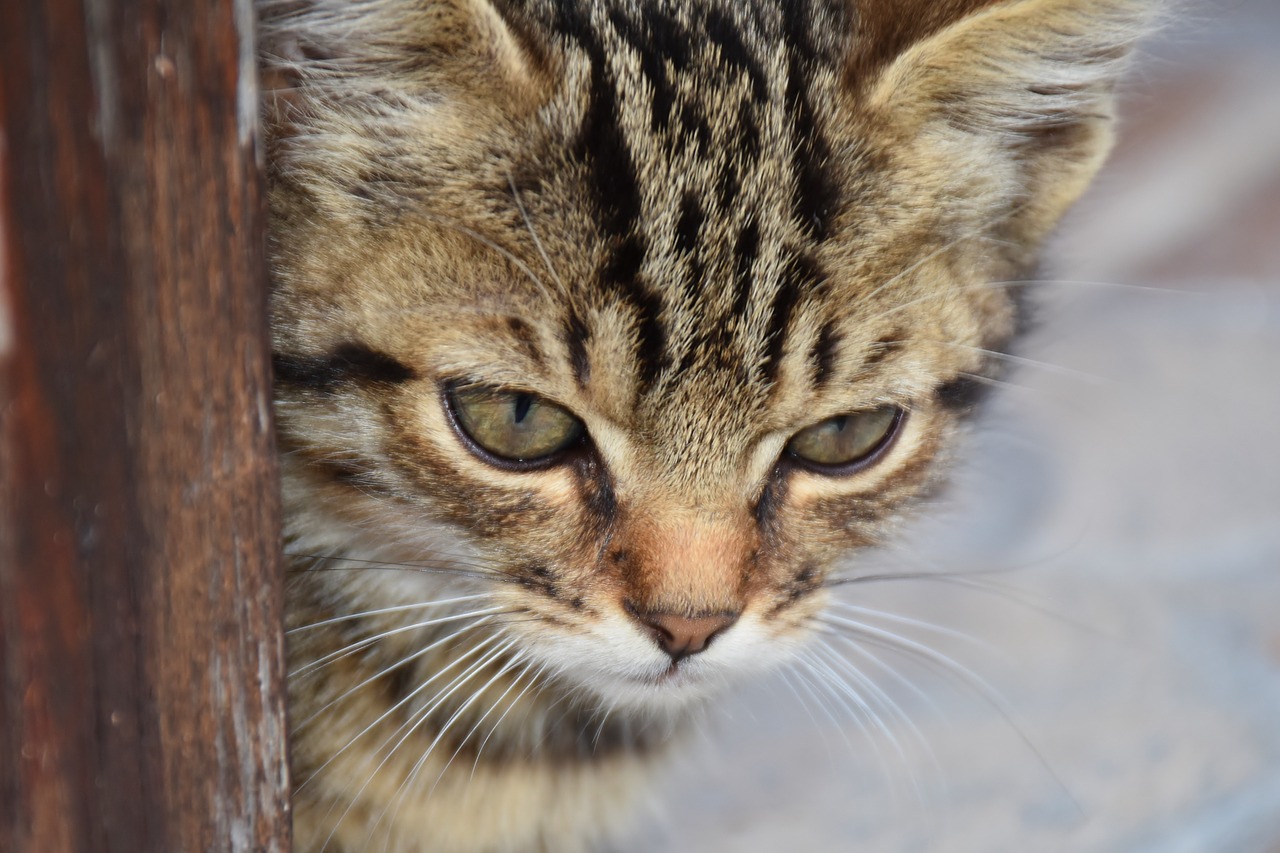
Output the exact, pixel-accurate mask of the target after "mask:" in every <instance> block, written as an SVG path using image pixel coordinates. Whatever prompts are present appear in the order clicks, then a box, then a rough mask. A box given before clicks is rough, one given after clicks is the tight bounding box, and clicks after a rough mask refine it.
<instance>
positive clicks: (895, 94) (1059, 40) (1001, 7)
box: [861, 0, 1157, 240]
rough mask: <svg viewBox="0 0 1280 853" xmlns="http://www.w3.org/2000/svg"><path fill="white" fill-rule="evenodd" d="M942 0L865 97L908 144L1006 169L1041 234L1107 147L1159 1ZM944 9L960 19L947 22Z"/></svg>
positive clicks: (1030, 225)
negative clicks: (1125, 76)
mask: <svg viewBox="0 0 1280 853" xmlns="http://www.w3.org/2000/svg"><path fill="white" fill-rule="evenodd" d="M933 9H934V10H933V11H931V13H930V15H928V16H924V17H926V18H932V19H933V20H932V21H929V22H927V23H928V25H929V26H931V27H933V30H932V32H930V33H929V34H928V35H925V36H924V37H922V38H919V39H918V40H916V41H914V42H913V43H910V44H908V45H907V46H905V47H904V48H903V49H901V51H900V52H898V53H897V54H896V56H894V57H892V58H889V59H886V60H884V61H883V63H882V64H881V65H880V67H879V69H878V73H874V76H871V77H870V80H871V82H869V83H867V82H863V83H862V86H863V88H862V93H863V94H862V99H861V102H862V105H863V108H864V109H865V110H866V111H867V112H868V113H869V115H870V116H871V117H872V120H873V121H875V122H876V123H878V124H880V125H881V127H883V128H886V129H888V131H889V132H890V133H891V134H892V136H893V137H895V138H896V139H897V140H898V141H899V142H900V144H901V145H903V146H911V145H918V146H932V147H933V149H934V151H935V152H936V151H937V150H942V151H945V152H946V153H947V156H948V157H951V156H954V155H955V154H957V152H959V153H960V154H961V156H962V157H967V158H968V160H969V162H967V163H966V162H963V161H961V162H956V163H953V168H958V169H962V168H968V169H972V170H975V171H976V172H981V173H985V174H989V175H991V176H993V180H996V179H1000V180H1004V182H1005V184H1006V187H1005V190H1004V192H1006V193H1007V194H1009V195H1011V196H1014V197H1016V198H1012V199H1010V200H1011V201H1017V202H1018V203H1019V204H1021V205H1023V206H1024V209H1025V213H1026V214H1027V215H1026V216H1024V217H1023V218H1022V219H1023V222H1024V227H1026V228H1027V230H1028V233H1027V234H1026V236H1027V237H1028V238H1029V239H1033V240H1034V239H1039V238H1040V237H1042V236H1043V235H1044V232H1046V231H1047V230H1048V229H1049V228H1050V227H1052V226H1053V224H1054V223H1056V221H1057V220H1058V218H1059V217H1060V216H1061V214H1062V213H1063V212H1065V210H1066V208H1067V207H1068V206H1069V205H1070V204H1071V203H1072V202H1074V201H1075V199H1076V198H1077V197H1078V196H1079V195H1080V193H1081V192H1083V190H1084V188H1085V186H1086V185H1087V184H1088V182H1089V180H1090V179H1091V178H1092V177H1093V176H1094V174H1095V173H1096V171H1097V169H1098V167H1099V166H1100V165H1101V163H1102V160H1103V159H1104V158H1105V156H1106V154H1107V152H1108V150H1109V149H1110V146H1111V140H1112V130H1111V124H1112V118H1113V113H1114V103H1113V100H1114V94H1113V93H1114V87H1115V84H1116V81H1117V78H1118V77H1119V75H1120V74H1121V73H1122V71H1123V70H1124V69H1125V67H1126V65H1127V63H1126V60H1127V58H1128V56H1129V54H1130V51H1131V49H1132V46H1133V44H1134V42H1135V41H1136V40H1137V39H1138V38H1139V37H1141V36H1142V35H1144V34H1145V33H1147V32H1148V31H1149V30H1150V29H1151V28H1152V26H1153V23H1154V17H1155V12H1156V11H1157V4H1156V2H1154V0H1007V1H1006V2H992V0H963V2H951V0H948V2H942V0H938V2H935V4H933ZM938 9H950V10H952V14H953V15H954V16H955V17H954V19H953V20H951V21H949V22H944V23H941V24H939V21H938V18H939V15H940V14H941V13H939V12H937V11H936V10H938ZM966 9H967V10H968V11H965V10H966ZM903 26H904V25H902V24H898V25H897V27H896V29H895V32H894V35H895V36H896V37H897V38H898V39H899V41H903V40H906V39H904V38H903V35H902V32H901V30H902V29H903ZM865 79H866V78H864V80H865ZM923 156H926V157H928V156H932V153H925V154H923Z"/></svg>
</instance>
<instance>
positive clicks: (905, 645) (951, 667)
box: [819, 616, 1084, 816]
mask: <svg viewBox="0 0 1280 853" xmlns="http://www.w3.org/2000/svg"><path fill="white" fill-rule="evenodd" d="M819 621H821V622H823V623H825V624H827V625H828V626H830V627H832V628H833V629H835V630H834V631H833V633H832V636H835V637H836V638H837V639H839V640H840V641H841V642H844V643H846V644H849V645H854V646H856V645H857V644H858V640H855V639H854V637H851V636H849V635H848V634H847V633H845V631H851V632H852V633H853V634H855V635H856V636H857V637H858V638H859V639H861V640H863V641H866V642H870V643H872V644H873V645H879V646H881V647H883V648H886V649H890V650H892V651H895V652H898V653H900V654H905V655H907V656H909V657H913V658H915V659H916V660H919V661H921V662H924V663H926V664H929V665H931V666H932V667H936V671H938V672H940V673H942V674H945V675H949V676H950V677H951V678H952V679H953V680H954V681H955V683H957V684H959V685H960V686H962V687H964V688H965V689H967V690H969V691H972V692H973V693H974V694H975V695H977V696H978V697H979V698H981V699H983V700H984V701H985V702H986V703H987V704H988V705H990V706H991V707H992V708H993V709H994V710H995V711H996V712H997V713H998V714H999V715H1000V716H1001V717H1002V718H1003V719H1004V721H1005V722H1006V723H1008V725H1009V727H1010V728H1011V729H1012V730H1013V731H1014V733H1015V734H1016V735H1017V736H1018V739H1019V740H1021V741H1022V743H1023V744H1024V745H1025V746H1026V747H1027V749H1028V750H1030V751H1031V753H1032V755H1034V756H1035V758H1036V760H1037V762H1038V763H1039V764H1040V766H1041V768H1042V769H1043V770H1044V771H1045V772H1046V773H1048V774H1049V776H1050V777H1051V778H1052V779H1053V780H1054V782H1055V783H1056V784H1057V786H1058V788H1059V789H1060V790H1061V791H1062V792H1063V794H1064V795H1066V797H1067V798H1068V799H1069V800H1070V801H1071V803H1072V805H1073V806H1074V807H1075V809H1076V810H1077V811H1078V812H1079V814H1080V815H1081V816H1083V815H1084V809H1083V807H1082V806H1081V805H1080V802H1079V801H1078V800H1077V799H1076V798H1075V796H1074V795H1073V794H1072V793H1071V790H1070V789H1069V788H1068V787H1067V786H1066V784H1065V783H1064V782H1063V781H1062V778H1061V777H1060V776H1058V774H1057V773H1056V772H1054V770H1053V767H1052V766H1051V765H1050V764H1049V762H1048V761H1047V760H1046V759H1045V757H1044V755H1043V753H1041V752H1040V750H1039V749H1038V748H1037V747H1036V745H1035V743H1034V742H1032V740H1031V738H1030V737H1029V736H1028V735H1027V733H1026V730H1025V729H1023V728H1022V726H1020V725H1019V724H1018V722H1017V720H1016V718H1015V715H1014V713H1013V710H1012V709H1011V708H1010V707H1009V705H1008V703H1007V702H1006V701H1005V699H1004V697H1003V696H1002V695H1001V693H1000V692H999V691H998V690H996V689H995V688H994V687H993V686H992V685H991V684H990V683H989V682H987V681H986V680H985V679H984V678H982V676H980V675H978V674H977V673H976V672H974V671H973V670H972V669H970V668H969V667H967V666H965V665H964V664H962V663H960V662H959V661H957V660H955V659H954V658H952V657H950V656H948V655H946V654H944V653H942V652H939V651H938V650H937V649H934V648H931V647H929V646H926V645H924V644H922V643H918V642H916V641H914V640H911V639H909V638H907V637H903V636H901V635H899V634H895V633H893V632H891V631H885V630H883V629H880V628H875V627H873V626H871V625H866V624H864V623H862V622H858V621H856V620H852V619H845V618H844V617H841V616H825V617H822V618H821V619H820V620H819ZM833 622H834V623H836V624H832V623H833Z"/></svg>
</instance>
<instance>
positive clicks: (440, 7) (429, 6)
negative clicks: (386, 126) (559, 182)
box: [257, 0, 544, 123]
mask: <svg viewBox="0 0 1280 853" xmlns="http://www.w3.org/2000/svg"><path fill="white" fill-rule="evenodd" d="M257 7H258V11H259V17H260V33H261V47H260V51H259V52H260V54H261V56H262V69H263V90H264V93H265V99H266V102H267V113H268V119H269V120H272V121H273V123H276V122H279V121H280V120H282V119H288V118H289V117H290V115H292V118H293V119H295V120H296V119H297V118H299V115H298V110H300V109H301V110H305V108H306V104H307V102H308V100H313V101H314V100H317V99H318V100H323V101H326V102H329V103H336V102H347V103H359V104H361V105H362V106H363V107H364V109H362V110H361V112H367V113H372V115H371V116H370V117H371V118H372V117H373V116H376V115H377V114H378V113H379V112H381V111H382V110H383V109H387V108H390V109H395V108H396V106H398V105H402V104H403V103H404V102H406V101H415V100H422V99H427V100H438V99H439V98H441V97H446V98H447V97H449V96H450V95H458V94H461V93H465V95H466V96H467V97H471V98H476V99H479V100H486V99H487V100H489V101H491V102H496V103H495V104H494V105H495V106H498V107H499V108H507V107H509V106H510V104H511V103H520V102H521V100H522V99H527V95H528V93H529V92H530V90H531V89H533V88H534V87H536V86H537V84H538V82H539V81H540V80H541V78H542V76H543V74H544V68H543V64H542V58H541V57H540V56H539V55H538V52H537V49H536V48H535V46H534V45H533V43H532V42H531V41H530V40H529V39H527V38H525V37H524V34H523V32H522V30H521V29H520V26H519V23H518V22H517V21H515V20H514V19H513V18H512V17H511V16H510V15H506V14H504V13H503V12H501V11H500V10H499V8H498V7H497V6H496V5H495V4H494V3H492V2H490V0H426V1H425V2H417V3H405V2H397V0H258V2H257ZM508 99H510V100H508ZM313 106H314V104H313Z"/></svg>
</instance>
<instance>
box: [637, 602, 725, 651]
mask: <svg viewBox="0 0 1280 853" xmlns="http://www.w3.org/2000/svg"><path fill="white" fill-rule="evenodd" d="M627 610H628V612H630V613H631V615H632V616H634V617H635V618H636V620H637V621H638V622H640V623H641V624H642V625H644V626H645V627H646V628H648V629H649V633H650V634H652V635H653V638H654V639H655V640H656V641H657V642H658V645H659V646H661V647H662V650H663V651H664V652H666V653H667V654H669V655H671V659H672V661H679V660H681V659H682V658H687V657H689V656H690V655H696V654H697V653H698V652H700V651H702V650H703V649H705V648H706V647H707V646H708V645H710V644H711V640H712V639H714V638H715V636H716V635H717V634H719V633H721V632H722V631H724V630H725V629H726V628H728V627H729V626H730V625H732V624H733V623H734V622H736V621H738V614H737V613H709V614H701V615H698V616H680V615H678V614H675V613H651V612H645V611H641V610H638V609H636V608H635V607H634V606H633V605H631V604H630V603H628V604H627Z"/></svg>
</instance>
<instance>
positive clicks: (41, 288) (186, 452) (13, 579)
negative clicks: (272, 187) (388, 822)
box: [0, 0, 288, 853]
mask: <svg viewBox="0 0 1280 853" xmlns="http://www.w3.org/2000/svg"><path fill="white" fill-rule="evenodd" d="M255 99H256V83H255V80H254V69H253V49H252V7H251V5H250V4H249V2H248V0H5V2H3V3H0V850H3V851H6V853H9V851H13V853H19V851H22V853H27V851H30V853H56V851H90V850H92V851H100V850H101V851H106V850H110V851H128V853H135V851H164V853H177V852H178V851H205V850H208V851H225V850H237V851H239V850H287V849H288V791H287V782H288V780H287V762H286V753H285V729H284V723H283V720H284V698H283V696H284V694H283V655H282V639H281V633H280V622H281V620H280V607H281V593H280V585H281V584H280V571H281V568H280V563H279V558H278V554H279V507H278V497H277V483H276V471H275V463H274V458H273V449H272V433H271V418H270V409H269V404H268V397H269V381H270V380H269V366H268V349H267V332H266V327H265V319H264V318H265V312H264V305H263V303H264V298H265V276H266V273H265V262H264V253H263V237H262V233H263V230H262V229H263V208H262V203H261V187H260V177H259V168H258V163H257V162H256V160H255V158H256V157H257V156H258V155H259V148H258V140H257V131H256V122H255V119H254V114H255Z"/></svg>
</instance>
